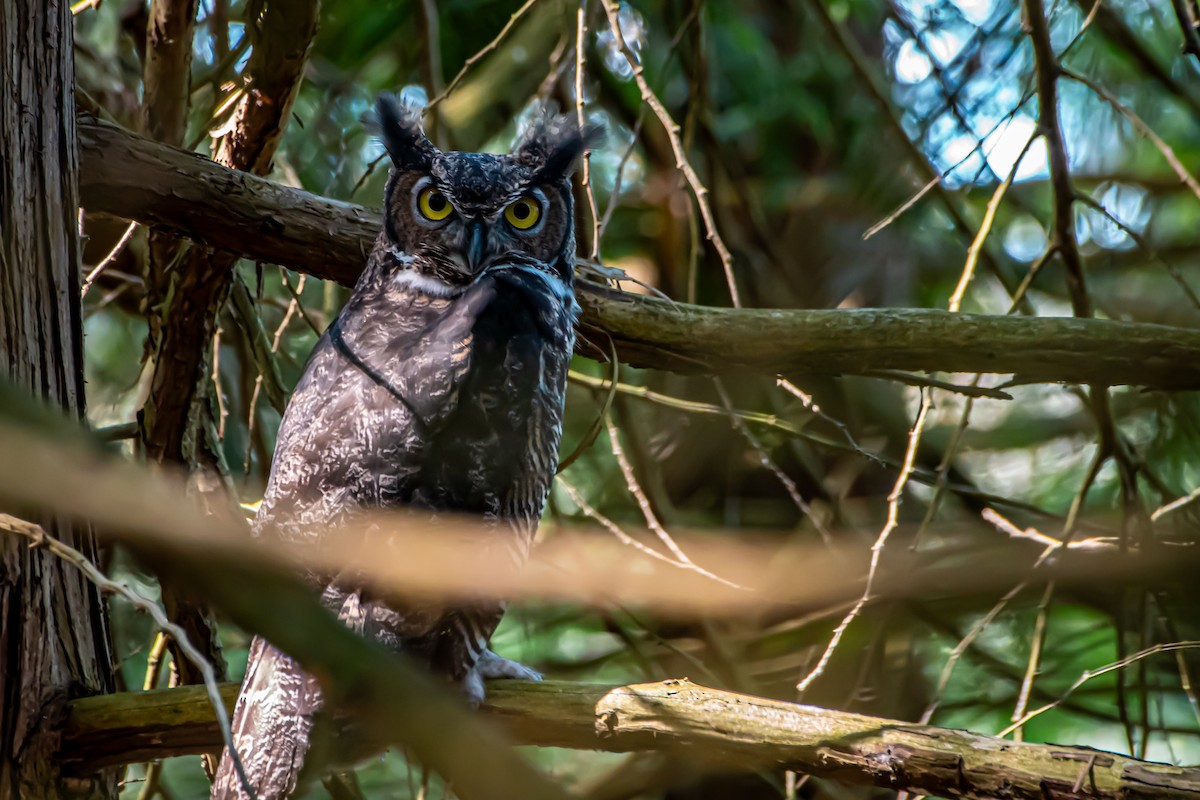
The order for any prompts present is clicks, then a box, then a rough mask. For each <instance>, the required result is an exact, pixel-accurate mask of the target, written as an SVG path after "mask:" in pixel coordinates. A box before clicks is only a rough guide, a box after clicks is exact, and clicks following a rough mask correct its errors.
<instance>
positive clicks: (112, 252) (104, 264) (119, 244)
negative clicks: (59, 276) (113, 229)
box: [79, 221, 138, 299]
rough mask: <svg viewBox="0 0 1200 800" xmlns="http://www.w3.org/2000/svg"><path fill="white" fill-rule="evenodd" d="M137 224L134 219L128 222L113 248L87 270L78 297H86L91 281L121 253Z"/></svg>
mask: <svg viewBox="0 0 1200 800" xmlns="http://www.w3.org/2000/svg"><path fill="white" fill-rule="evenodd" d="M137 226H138V224H137V222H136V221H135V222H131V223H129V227H128V228H126V229H125V232H124V233H123V234H121V238H120V239H118V240H117V243H116V244H115V245H113V249H112V250H109V251H108V255H106V256H105V257H104V258H102V259H101V260H100V263H99V264H97V265H96V266H94V267H92V271H91V272H89V273H88V274H87V277H86V278H84V279H83V288H81V289H80V290H79V297H80V298H81V299H82V298H84V297H87V293H88V289H91V288H92V283H94V282H95V280H96V278H98V277H100V273H101V272H103V271H104V268H105V267H107V266H108V265H109V264H110V263H111V262H112V260H113V259H114V258H116V257H117V256H118V255H119V254H120V253H121V250H122V249H124V247H125V245H126V244H127V243H128V242H129V240H130V239H131V238H132V237H133V232H134V231H135V230H137Z"/></svg>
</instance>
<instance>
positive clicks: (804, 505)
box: [713, 378, 834, 547]
mask: <svg viewBox="0 0 1200 800" xmlns="http://www.w3.org/2000/svg"><path fill="white" fill-rule="evenodd" d="M713 385H714V386H715V387H716V389H717V394H718V395H719V396H720V398H721V403H722V405H724V406H725V413H726V414H728V415H729V419H730V420H731V421H732V422H733V427H734V428H736V429H737V431H738V433H740V434H741V435H742V438H743V439H745V440H746V441H747V442H749V443H750V447H752V448H753V449H754V451H755V452H757V453H758V460H759V463H760V464H762V465H763V466H764V467H766V468H767V470H768V471H769V472H770V473H771V474H772V475H774V476H775V479H776V480H778V481H779V483H780V484H781V485H782V486H783V488H784V491H786V492H787V493H788V497H790V498H791V500H792V504H793V505H795V506H796V508H797V509H799V510H800V513H801V514H803V515H804V516H805V517H807V518H808V519H809V520H810V521H811V522H812V524H813V528H815V529H816V531H817V533H819V534H820V535H821V539H822V541H824V542H825V544H826V545H827V546H829V547H832V546H833V543H834V542H833V534H832V533H830V531H829V528H828V527H826V525H825V523H824V522H823V521H822V520H821V518H820V517H819V516H817V514H816V513H814V512H813V510H812V507H811V506H809V504H808V502H807V501H806V500H805V499H804V496H803V495H801V494H800V489H799V488H798V487H797V486H796V482H795V481H793V480H792V479H791V477H790V476H789V475H788V474H787V473H786V472H784V471H783V470H782V469H780V467H779V465H778V464H776V463H775V460H774V459H773V458H771V454H770V453H768V452H767V448H766V447H765V446H763V443H762V442H760V441H759V440H758V437H757V436H755V435H754V434H753V433H752V432H751V431H750V429H749V428H748V427H746V424H745V423H744V422H743V421H742V419H741V418H740V417H739V416H738V414H737V412H736V411H735V410H734V407H733V401H732V400H731V399H730V397H729V393H728V392H726V391H725V384H724V383H722V382H721V379H720V378H714V379H713Z"/></svg>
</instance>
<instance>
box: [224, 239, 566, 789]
mask: <svg viewBox="0 0 1200 800" xmlns="http://www.w3.org/2000/svg"><path fill="white" fill-rule="evenodd" d="M568 219H569V217H568ZM573 239H574V237H573V234H572V233H571V232H570V231H568V233H567V235H566V239H565V241H564V245H565V246H564V247H563V248H562V251H561V252H562V253H563V254H564V255H562V256H561V257H560V259H559V260H558V261H556V262H555V263H552V264H546V263H543V262H540V261H537V260H536V259H533V258H528V257H522V256H521V255H520V254H513V255H512V257H511V258H509V259H508V260H507V261H505V262H503V263H500V264H496V265H494V266H492V267H489V268H488V269H487V270H486V271H485V272H482V273H481V274H480V275H478V276H477V277H476V278H475V279H474V280H473V281H472V282H471V283H469V284H468V285H466V286H462V287H455V288H454V290H453V291H449V290H448V291H438V290H437V289H436V286H434V285H432V284H429V283H427V282H423V281H422V280H414V279H413V275H414V272H413V270H414V267H413V264H412V260H413V259H412V258H411V257H410V256H408V255H407V254H405V253H403V252H398V251H397V250H396V248H395V246H394V244H393V242H392V241H391V240H390V239H389V238H388V236H387V234H386V232H385V233H384V234H381V235H380V237H379V240H378V241H377V242H376V245H375V248H374V250H373V252H372V254H371V257H370V260H369V263H368V267H367V269H366V270H365V271H364V273H363V275H362V277H361V278H360V279H359V282H358V284H357V286H356V287H355V290H354V292H353V293H352V295H351V297H350V300H349V301H348V303H347V304H346V306H345V307H344V308H343V310H342V312H341V313H340V315H339V316H338V318H337V320H336V321H335V322H334V323H333V324H332V325H331V326H330V329H329V330H328V331H327V332H326V333H325V335H324V336H323V337H322V338H321V340H320V341H319V342H318V344H317V346H316V348H315V349H314V351H313V353H312V355H311V356H310V358H309V361H308V364H307V366H306V368H305V371H304V375H303V377H302V379H301V381H300V383H299V384H298V386H297V387H296V391H295V393H294V395H293V397H292V399H291V402H290V403H289V405H288V408H287V410H286V413H285V414H284V418H283V422H282V425H281V427H280V431H279V437H278V441H277V445H276V453H275V458H274V462H273V464H272V469H271V476H270V480H269V483H268V486H267V490H266V493H265V495H264V498H263V502H262V504H261V506H260V509H259V512H258V517H257V520H256V523H255V530H256V532H258V533H260V534H261V535H279V536H282V537H284V538H286V539H289V540H293V541H315V540H321V539H323V538H324V537H329V536H336V535H337V526H338V524H339V523H340V522H343V521H345V520H346V519H347V518H348V516H349V515H352V514H353V513H354V512H355V511H356V510H359V509H364V508H367V509H369V508H388V507H393V506H408V507H416V508H418V509H428V510H430V511H434V512H437V511H454V512H458V513H463V512H465V513H470V514H475V515H478V516H479V517H480V518H481V519H483V520H486V521H488V522H489V523H491V525H492V529H493V530H494V532H495V536H496V537H497V544H498V545H502V546H501V547H499V548H498V550H500V551H501V552H504V553H506V554H507V557H508V558H510V559H512V560H513V561H514V562H523V561H524V559H525V558H526V556H527V554H528V551H529V547H530V545H531V541H532V536H533V533H534V530H535V528H536V525H537V520H538V517H539V516H540V515H541V512H542V509H543V507H544V505H545V502H546V498H547V495H548V493H549V490H550V485H551V481H552V479H553V476H554V472H555V467H556V463H557V455H558V445H559V439H560V436H561V433H562V418H563V403H564V398H565V391H566V378H567V369H568V365H569V362H570V358H571V352H572V347H573V344H574V324H575V320H576V316H577V314H578V306H577V305H576V303H575V299H574V294H573V287H572V285H571V275H572V269H571V264H570V262H569V261H567V258H568V256H567V255H566V254H573V253H574V241H573ZM431 289H433V291H430V290H431ZM310 578H311V579H312V580H314V581H315V582H317V583H318V584H319V585H320V587H321V588H322V590H323V592H324V594H323V601H324V602H325V604H326V606H327V607H328V608H330V610H331V611H333V612H334V613H336V614H338V616H339V617H340V618H341V620H342V621H343V623H345V624H347V625H348V626H349V627H351V628H352V629H355V630H357V631H359V632H361V633H363V634H365V635H369V636H371V637H373V638H375V639H377V640H379V641H381V642H384V643H385V644H387V645H388V646H391V647H393V648H395V649H397V650H399V651H403V652H405V653H407V654H409V655H410V656H412V657H414V658H416V659H418V660H419V661H422V662H424V663H425V664H427V665H428V666H429V667H430V668H431V669H432V670H434V671H435V672H438V673H441V674H443V675H445V676H446V677H447V678H448V679H449V680H450V681H452V682H454V683H456V684H458V685H460V686H461V687H462V688H463V690H464V691H465V692H466V694H467V696H468V698H469V699H470V700H471V701H473V702H479V701H481V700H482V692H483V683H482V674H481V673H483V672H487V674H488V675H507V676H521V675H523V674H524V673H521V672H520V669H523V668H520V667H519V665H515V664H514V663H513V662H506V661H504V660H503V659H499V658H498V657H496V656H495V655H494V654H492V653H490V651H488V650H487V642H488V639H489V638H490V636H491V634H492V632H493V631H494V629H495V627H496V624H497V623H498V622H499V620H500V617H501V615H502V614H503V611H504V607H503V605H502V604H500V603H491V604H484V605H481V606H478V607H472V608H457V607H444V606H437V605H424V606H421V607H392V606H389V605H387V604H385V603H383V602H382V601H380V600H378V599H375V598H371V597H368V596H366V595H365V594H364V593H363V591H362V590H361V588H356V587H354V586H353V585H350V586H347V585H345V584H346V582H345V581H344V580H339V581H337V582H336V583H334V582H333V581H331V580H330V579H329V577H328V576H317V575H313V576H310ZM513 670H516V671H515V672H513ZM530 674H532V673H530ZM321 707H322V697H321V691H320V688H319V687H318V685H317V682H316V680H315V679H314V678H313V677H312V676H310V675H308V674H307V673H305V672H304V671H303V670H302V669H301V668H300V666H299V665H298V664H297V663H296V662H295V661H294V660H293V659H291V658H290V657H289V656H287V655H285V654H284V653H282V652H280V651H279V650H277V649H276V648H274V647H273V646H271V645H270V644H269V643H267V642H265V641H264V640H262V639H261V638H256V639H255V640H254V641H253V644H252V646H251V651H250V661H249V665H248V668H247V673H246V677H245V680H244V683H243V686H242V692H241V695H240V696H239V698H238V701H237V706H236V709H235V713H234V720H233V734H234V742H235V745H236V747H237V750H238V753H239V755H240V757H241V759H242V761H243V764H244V765H245V767H246V771H247V773H248V776H249V778H250V782H251V784H252V785H253V786H254V788H255V791H256V794H257V796H258V797H259V798H263V800H270V799H271V798H277V797H286V796H289V795H290V794H291V793H292V792H293V791H294V790H295V789H296V786H297V781H298V779H299V776H300V775H301V770H302V768H303V767H304V764H305V755H306V752H307V750H308V747H309V744H310V738H311V734H312V726H313V715H314V713H316V712H317V711H318V710H319V709H321ZM358 755H360V756H361V755H365V754H358ZM212 797H213V798H235V797H236V798H244V797H247V795H246V794H245V792H244V791H243V789H242V787H241V785H240V784H239V782H238V778H237V774H236V771H235V770H234V769H233V765H232V762H231V759H229V758H228V753H226V754H225V757H223V758H222V760H221V764H220V768H219V770H218V774H217V776H216V779H215V781H214V785H213V791H212Z"/></svg>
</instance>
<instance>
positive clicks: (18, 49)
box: [0, 0, 116, 800]
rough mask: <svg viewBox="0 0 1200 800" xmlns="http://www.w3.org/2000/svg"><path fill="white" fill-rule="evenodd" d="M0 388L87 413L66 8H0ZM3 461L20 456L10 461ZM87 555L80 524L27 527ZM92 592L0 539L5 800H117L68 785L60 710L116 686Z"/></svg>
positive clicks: (89, 784) (0, 730) (8, 0)
mask: <svg viewBox="0 0 1200 800" xmlns="http://www.w3.org/2000/svg"><path fill="white" fill-rule="evenodd" d="M0 59H2V61H0V92H2V94H3V96H4V102H3V103H0V377H2V378H6V379H7V380H10V381H12V382H13V383H14V384H16V385H17V386H20V387H23V388H24V389H26V390H27V391H29V392H30V393H31V394H32V395H34V396H35V397H37V398H38V399H39V400H41V401H42V402H45V403H47V404H49V405H51V406H53V407H57V408H61V409H63V410H65V411H66V412H67V413H69V414H71V415H74V416H81V415H82V413H83V408H84V396H83V358H82V355H83V352H82V351H83V337H82V327H81V317H80V301H79V289H78V287H79V239H78V235H77V233H76V227H77V215H78V206H79V200H78V196H79V195H78V185H77V183H78V155H77V145H76V140H75V114H74V104H75V100H74V83H73V82H74V62H73V60H72V32H71V14H70V10H69V7H68V5H67V4H66V3H65V2H61V1H60V0H48V1H45V2H44V1H43V0H0ZM5 456H6V457H9V458H12V457H14V456H16V457H18V458H19V457H20V454H19V453H6V454H5ZM33 521H36V522H37V523H38V524H40V525H42V526H43V527H44V528H45V529H46V530H47V531H49V532H50V533H51V535H53V536H55V537H57V538H60V539H62V540H63V541H66V542H68V543H69V544H71V546H73V547H75V548H77V549H79V550H81V551H83V552H84V553H87V554H89V555H93V556H94V554H95V542H94V540H93V537H92V534H91V531H90V530H89V529H88V528H86V527H78V526H72V525H71V524H70V523H69V522H68V521H66V519H65V518H57V517H55V516H54V515H41V516H37V517H34V518H33ZM107 634H108V631H107V621H106V617H105V612H104V606H103V604H102V603H101V599H100V596H99V594H98V592H97V591H96V590H95V588H94V587H93V586H91V585H90V584H89V583H87V581H85V580H84V579H83V577H82V576H81V575H80V574H79V573H78V572H77V571H76V570H74V569H72V568H71V567H69V566H64V565H63V564H62V563H60V562H58V561H56V560H55V559H54V558H53V557H52V556H50V554H48V553H46V552H43V551H41V550H38V549H31V548H30V547H29V545H28V543H26V542H24V541H22V540H20V539H18V538H16V537H3V538H0V800H7V799H8V798H17V797H59V796H64V795H70V796H92V797H115V796H116V786H115V782H114V781H112V780H111V778H109V777H101V778H97V779H88V780H81V779H75V780H71V781H69V782H64V781H63V780H62V776H61V775H60V774H59V772H58V768H57V751H58V736H59V727H60V725H61V722H62V720H63V715H64V714H65V710H66V703H67V701H68V700H70V699H72V698H75V697H79V696H83V695H88V694H96V693H100V692H106V691H111V689H112V666H111V659H110V654H109V649H108V635H107Z"/></svg>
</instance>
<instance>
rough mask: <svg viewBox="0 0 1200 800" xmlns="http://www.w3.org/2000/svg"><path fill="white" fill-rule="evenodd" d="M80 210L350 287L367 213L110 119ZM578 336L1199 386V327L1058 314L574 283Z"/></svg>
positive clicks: (753, 355) (686, 368)
mask: <svg viewBox="0 0 1200 800" xmlns="http://www.w3.org/2000/svg"><path fill="white" fill-rule="evenodd" d="M80 137H81V147H82V150H83V178H82V191H83V196H84V201H85V202H86V203H87V204H88V207H89V208H94V209H95V210H97V211H105V212H108V213H110V214H113V215H116V216H120V217H124V218H126V219H136V220H139V221H141V222H144V223H146V224H148V225H159V226H162V227H164V228H170V229H172V230H174V231H176V232H178V233H180V234H181V235H184V236H188V237H190V238H193V239H195V240H197V241H201V242H206V243H208V244H212V245H215V246H221V247H227V248H231V249H236V250H239V251H240V252H242V253H243V254H244V255H246V256H247V257H249V258H255V259H260V260H263V261H269V262H273V263H277V264H283V265H284V266H287V267H290V268H292V269H295V270H299V271H301V272H306V273H308V274H310V275H313V276H315V277H318V278H322V279H329V280H336V281H339V282H341V283H345V284H352V283H353V282H354V280H355V278H357V276H358V274H359V272H361V271H362V268H363V265H364V264H365V262H366V253H367V251H368V250H369V249H370V246H371V242H372V241H373V240H374V238H375V236H376V234H377V233H378V231H379V226H380V221H379V217H378V215H377V213H376V212H374V211H371V210H369V209H366V208H363V207H362V206H358V205H353V204H350V203H342V202H338V201H334V200H328V199H326V198H323V197H318V196H316V195H313V194H309V193H308V192H304V191H301V190H299V189H291V188H288V187H286V186H281V185H279V184H277V183H272V182H271V181H266V180H263V179H261V178H256V177H254V176H251V175H246V174H244V173H238V172H234V171H232V170H228V169H224V168H222V167H220V166H218V165H216V164H213V163H212V162H210V161H208V160H207V159H204V158H203V157H201V156H197V155H195V154H191V153H184V152H182V151H179V150H176V149H174V148H170V147H165V146H163V145H159V144H155V143H154V142H149V141H147V140H145V139H141V138H140V137H137V136H135V135H133V134H131V133H129V132H127V131H123V130H121V129H120V128H116V127H114V126H111V125H106V124H103V123H98V122H95V121H93V120H88V119H84V120H81V122H80ZM578 286H579V301H580V303H581V305H582V306H583V318H582V321H581V322H582V324H581V330H582V333H583V337H581V339H580V341H579V346H580V349H581V352H583V353H584V354H585V355H592V356H598V355H601V353H600V352H599V351H593V350H588V345H587V342H588V341H589V340H591V341H594V342H596V343H597V345H598V346H599V347H604V344H605V343H606V342H607V337H608V336H611V337H612V339H613V342H614V343H615V344H616V346H617V353H618V355H619V356H620V359H621V361H622V362H623V363H626V364H631V365H633V366H642V367H654V368H660V369H672V370H677V371H681V372H697V373H705V372H731V371H736V370H753V371H759V372H763V373H766V374H776V373H780V372H783V373H788V372H810V373H824V374H841V373H850V374H863V373H870V372H871V371H873V370H887V369H890V370H897V369H899V370H935V371H943V372H988V373H1015V374H1016V375H1017V377H1018V378H1019V379H1022V380H1028V381H1048V382H1053V381H1065V382H1077V383H1088V384H1103V385H1123V384H1134V385H1141V386H1145V387H1148V388H1156V389H1194V388H1200V331H1196V330H1191V329H1184V328H1176V327H1169V326H1166V325H1151V324H1144V323H1132V322H1115V321H1110V320H1099V319H1070V318H1058V317H1037V318H1029V317H987V316H978V315H972V314H948V313H946V312H945V311H927V310H924V309H861V310H851V311H803V310H782V309H720V308H708V307H702V306H694V305H688V304H686V303H668V302H665V301H661V300H655V299H652V298H646V297H640V296H637V295H630V294H621V295H618V294H617V293H615V292H611V291H609V290H606V289H604V288H603V287H597V286H596V285H595V284H592V283H589V282H587V281H582V282H580V283H579V284H578Z"/></svg>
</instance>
